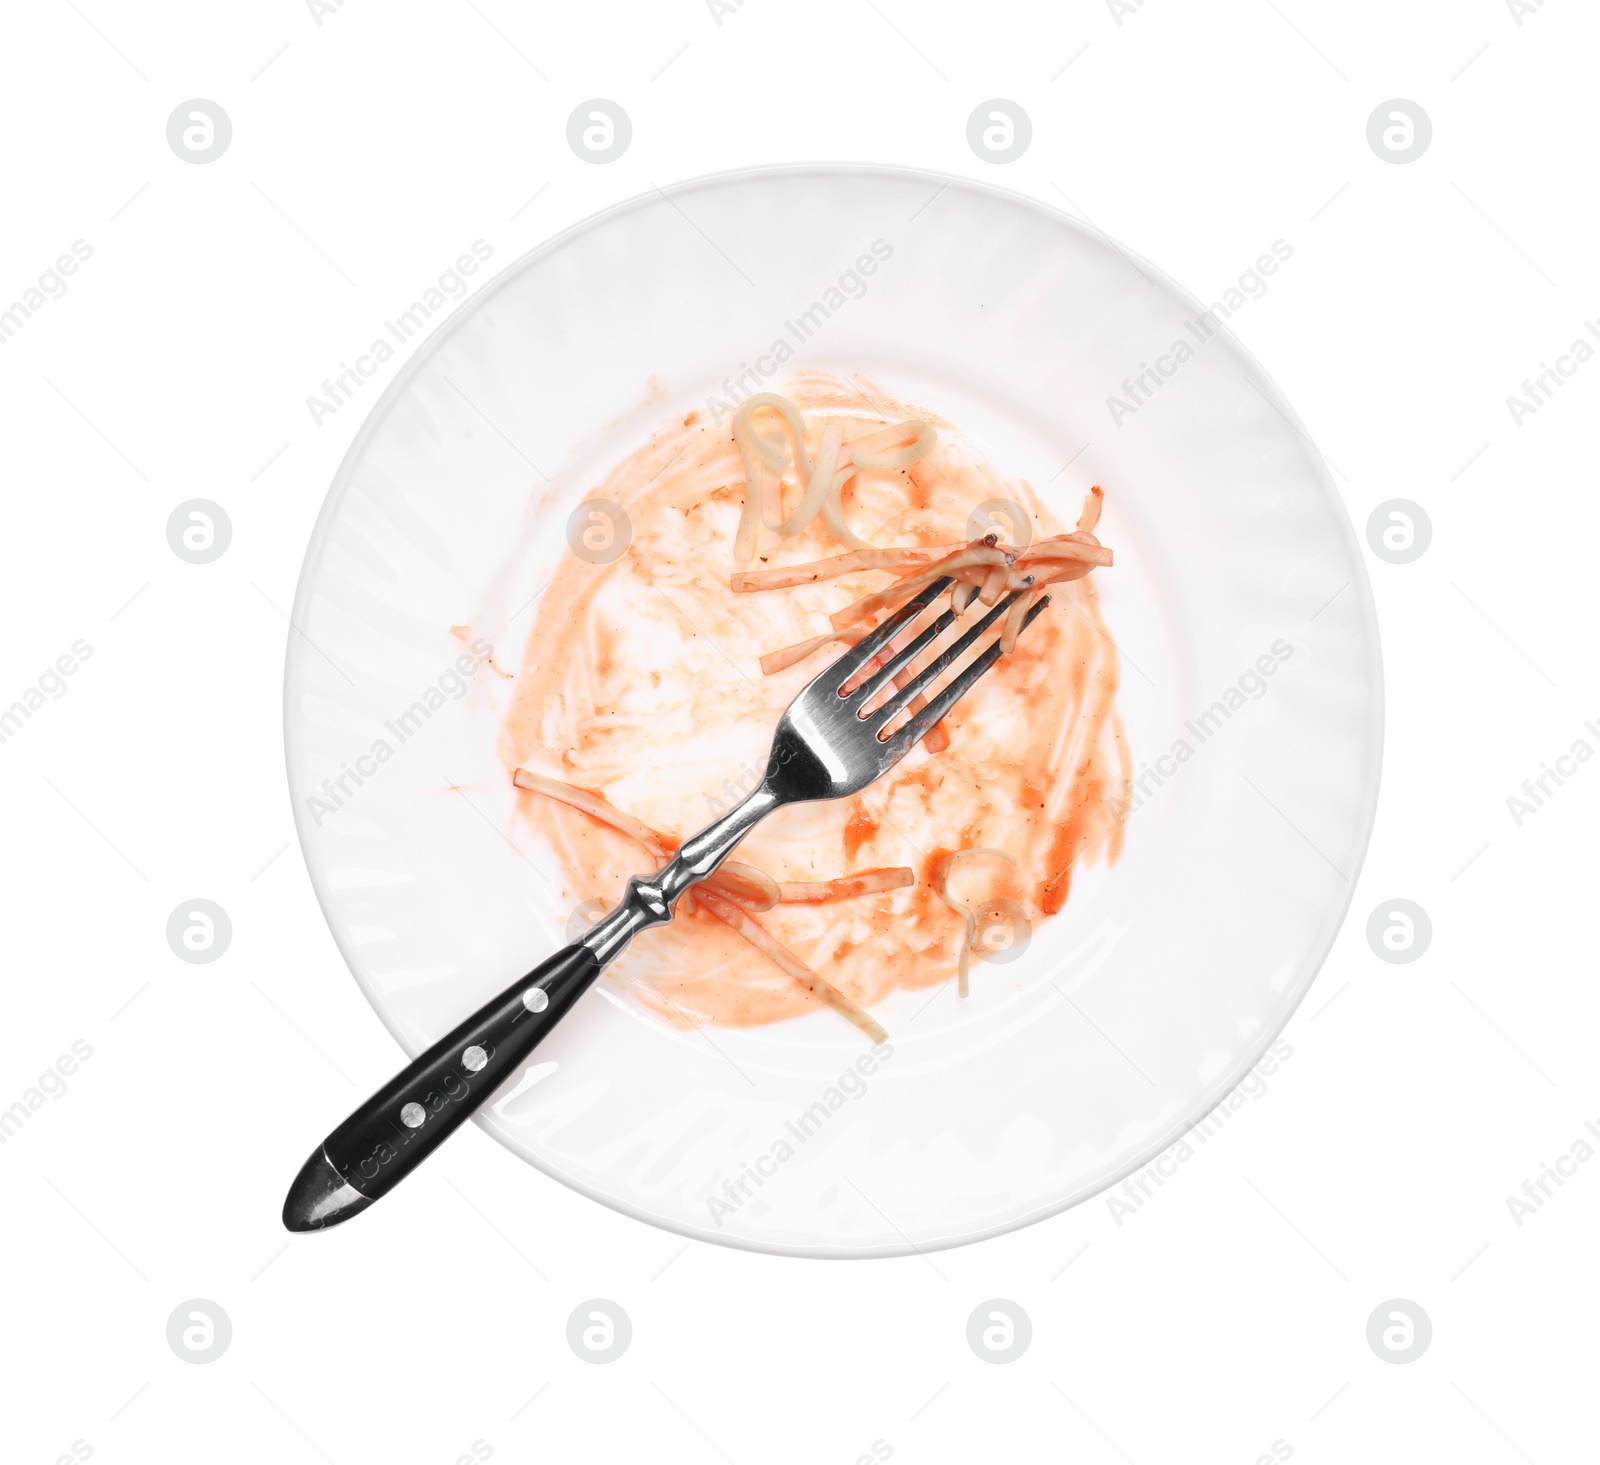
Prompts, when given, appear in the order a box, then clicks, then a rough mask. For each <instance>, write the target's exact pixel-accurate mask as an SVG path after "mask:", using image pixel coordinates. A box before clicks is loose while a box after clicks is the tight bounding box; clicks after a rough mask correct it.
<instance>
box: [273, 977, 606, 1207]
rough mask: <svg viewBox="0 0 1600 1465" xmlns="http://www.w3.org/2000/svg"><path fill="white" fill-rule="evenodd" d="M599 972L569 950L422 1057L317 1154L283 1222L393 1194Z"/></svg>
mask: <svg viewBox="0 0 1600 1465" xmlns="http://www.w3.org/2000/svg"><path fill="white" fill-rule="evenodd" d="M600 971H601V962H600V961H599V959H598V958H597V957H596V956H595V954H594V952H593V951H591V950H590V949H589V948H588V947H587V946H568V947H566V948H565V949H564V950H562V951H558V952H557V953H556V954H555V955H554V956H552V957H551V958H550V959H549V960H548V961H545V962H542V963H540V965H538V966H536V967H535V968H534V969H533V970H532V971H531V972H529V973H528V974H527V975H526V976H525V977H522V978H520V979H519V980H517V981H515V982H513V983H512V984H511V985H510V986H509V987H507V988H506V989H505V991H503V992H501V993H500V994H499V996H497V997H492V998H490V1000H489V1001H488V1002H486V1003H485V1004H484V1005H483V1006H482V1007H480V1008H479V1009H478V1010H477V1011H476V1012H475V1013H473V1014H472V1016H471V1017H469V1018H468V1019H467V1020H466V1021H465V1022H463V1023H461V1024H460V1025H459V1026H458V1027H456V1028H454V1029H452V1030H451V1031H450V1032H449V1033H447V1034H446V1035H445V1036H444V1037H442V1038H440V1039H439V1041H438V1042H437V1043H435V1044H434V1045H433V1046H432V1047H431V1048H429V1049H428V1050H427V1051H426V1052H424V1053H421V1054H419V1055H418V1056H417V1058H416V1059H415V1060H414V1061H413V1062H412V1063H411V1065H410V1066H409V1067H407V1068H405V1069H403V1070H401V1072H399V1073H398V1074H396V1075H395V1076H394V1077H393V1078H392V1079H390V1080H389V1082H388V1083H386V1084H385V1085H384V1086H383V1087H382V1088H381V1089H379V1090H378V1091H377V1093H375V1094H374V1095H373V1096H372V1097H371V1098H370V1099H368V1100H367V1101H366V1103H364V1104H363V1105H361V1107H360V1108H358V1109H357V1110H356V1111H355V1112H354V1113H353V1114H351V1115H350V1117H349V1118H348V1119H346V1120H345V1121H344V1123H343V1124H341V1125H340V1126H339V1127H338V1128H337V1129H335V1130H334V1131H333V1133H332V1134H330V1135H329V1136H328V1137H327V1139H325V1140H323V1142H322V1143H321V1144H320V1145H319V1146H318V1147H317V1150H316V1152H315V1153H314V1154H313V1155H312V1156H311V1158H310V1159H309V1160H307V1161H306V1163H305V1165H304V1166H303V1167H302V1168H301V1170H300V1173H299V1174H298V1175H297V1176H296V1177H295V1181H294V1184H293V1185H291V1186H290V1187H289V1195H288V1198H287V1199H286V1200H285V1201H284V1203H283V1224H284V1225H285V1226H287V1227H288V1228H289V1230H291V1231H320V1230H324V1229H326V1228H327V1227H329V1226H337V1225H338V1224H339V1223H340V1222H341V1221H348V1220H349V1219H350V1217H351V1216H354V1215H357V1214H359V1213H360V1212H361V1211H364V1210H366V1208H367V1207H368V1206H370V1205H371V1204H372V1203H373V1201H375V1200H377V1199H378V1198H379V1197H381V1196H383V1195H386V1194H387V1193H388V1192H389V1191H390V1190H392V1189H394V1187H395V1186H396V1185H398V1184H399V1183H400V1182H401V1181H402V1180H404V1179H405V1178H406V1176H407V1175H409V1174H410V1173H411V1172H412V1171H413V1170H415V1169H416V1168H417V1166H418V1165H420V1164H421V1163H422V1162H423V1161H424V1160H425V1159H427V1158H428V1156H429V1155H431V1154H432V1153H433V1152H434V1150H435V1149H437V1148H438V1147H439V1145H440V1144H442V1143H443V1142H444V1141H445V1140H446V1139H448V1138H449V1137H450V1135H451V1134H453V1133H454V1132H455V1131H456V1130H457V1129H458V1128H459V1127H460V1126H461V1125H462V1124H463V1123H464V1122H465V1121H466V1120H467V1118H468V1117H469V1116H470V1115H471V1114H473V1113H474V1112H475V1111H476V1110H477V1109H478V1108H479V1107H480V1106H481V1105H482V1104H483V1103H484V1101H485V1100H486V1099H488V1098H489V1096H490V1095H491V1094H493V1093H494V1091H495V1090H496V1089H498V1088H499V1087H500V1085H501V1084H502V1083H504V1082H505V1080H506V1079H507V1078H509V1077H510V1076H511V1075H512V1073H514V1072H515V1071H516V1069H517V1067H518V1066H519V1065H520V1064H521V1063H522V1062H523V1060H524V1059H526V1058H527V1056H528V1055H529V1054H530V1053H531V1052H533V1050H534V1048H536V1047H537V1046H538V1044H539V1042H540V1041H541V1040H542V1039H543V1038H544V1036H545V1034H546V1033H548V1032H549V1031H550V1029H551V1028H553V1027H554V1026H555V1025H556V1024H557V1023H558V1022H560V1021H561V1019H562V1018H563V1017H565V1016H566V1014H567V1012H568V1010H569V1009H570V1008H571V1007H572V1004H573V1003H574V1002H576V1001H577V1000H578V998H579V997H581V996H582V995H583V994H584V993H585V992H586V991H587V990H588V989H589V986H590V984H591V983H592V982H593V981H594V979H595V978H596V977H598V976H599V975H600Z"/></svg>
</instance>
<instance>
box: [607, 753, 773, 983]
mask: <svg viewBox="0 0 1600 1465" xmlns="http://www.w3.org/2000/svg"><path fill="white" fill-rule="evenodd" d="M782 802H783V800H782V799H780V798H779V797H778V795H777V794H775V793H773V791H772V790H771V789H770V788H768V787H767V785H766V784H764V783H763V784H762V785H761V786H760V787H759V788H757V789H756V790H755V791H754V792H753V793H751V794H750V795H749V797H747V798H746V799H745V800H744V801H743V802H741V803H739V804H737V805H735V806H734V807H733V808H732V809H730V810H728V812H727V813H726V814H723V815H720V816H719V817H718V818H716V819H714V820H712V822H711V823H710V824H708V825H706V827H705V828H704V829H702V830H701V831H700V832H699V833H698V834H694V835H691V836H690V837H689V838H688V839H686V840H684V842H683V843H682V844H681V845H679V846H678V852H677V853H676V854H675V855H673V857H672V858H671V859H670V860H668V861H667V863H666V864H665V865H663V866H662V867H661V868H660V869H659V870H657V871H656V872H655V874H653V875H635V876H634V877H633V878H632V879H631V880H629V881H628V888H627V890H626V892H625V893H624V894H623V897H622V899H621V900H620V901H619V902H618V903H617V906H616V909H615V910H612V911H609V912H608V913H607V914H606V915H604V916H602V917H601V918H600V920H599V922H598V923H597V924H596V925H595V926H594V928H593V929H592V930H591V931H589V933H588V934H587V935H585V936H584V937H583V939H582V941H581V942H580V943H579V944H580V945H583V946H587V947H588V948H589V950H590V951H592V952H593V953H594V954H595V957H596V959H597V960H598V961H599V963H600V965H601V966H604V965H605V964H606V963H607V962H608V961H610V960H611V959H612V958H613V957H614V956H616V955H617V953H618V952H620V951H621V950H622V949H623V947H625V946H626V945H627V944H628V943H629V942H630V941H632V940H633V938H634V937H635V936H637V935H638V934H639V932H641V931H644V930H647V929H648V928H649V927H651V926H659V925H662V924H664V923H665V922H667V921H670V920H671V919H672V908H673V906H675V905H676V904H677V903H678V898H679V897H680V896H681V895H683V893H684V892H685V891H686V890H688V889H689V887H690V886H691V885H697V884H698V883H699V882H700V881H702V880H704V879H705V878H706V876H708V875H710V874H712V873H713V872H715V870H716V869H717V867H718V866H719V865H720V864H721V863H722V862H723V861H724V860H725V859H727V858H728V856H729V855H730V854H732V853H733V849H734V846H735V845H737V844H738V843H739V841H740V840H741V839H743V838H744V837H745V835H747V834H748V833H749V832H750V831H751V830H752V829H754V828H755V826H756V825H757V824H758V823H760V822H761V820H762V819H764V818H765V817H766V816H767V815H768V814H770V813H771V812H772V811H773V810H774V809H775V808H777V807H778V805H779V804H780V803H782Z"/></svg>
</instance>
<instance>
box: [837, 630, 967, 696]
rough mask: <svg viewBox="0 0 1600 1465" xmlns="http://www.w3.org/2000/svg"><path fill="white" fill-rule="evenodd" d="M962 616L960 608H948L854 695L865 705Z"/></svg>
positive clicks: (868, 679) (869, 678)
mask: <svg viewBox="0 0 1600 1465" xmlns="http://www.w3.org/2000/svg"><path fill="white" fill-rule="evenodd" d="M960 617H961V612H960V611H958V610H947V611H946V612H945V613H944V614H943V615H942V616H940V617H939V618H938V619H937V620H936V621H934V622H933V624H932V625H930V626H929V627H928V629H927V630H925V631H924V632H923V633H922V634H921V635H920V636H918V637H917V639H916V640H915V641H913V642H912V643H911V644H910V645H909V646H907V647H906V648H905V650H904V651H900V652H897V653H896V654H895V656H894V657H893V659H892V660H890V661H888V662H886V663H885V664H884V666H883V667H882V669H881V670H879V671H875V672H873V674H872V675H871V676H870V677H868V678H867V680H866V681H864V682H863V683H862V684H861V685H860V686H859V687H858V688H856V690H855V691H854V692H852V693H851V694H850V695H851V696H852V697H854V696H856V695H858V694H859V695H860V697H861V703H862V705H863V706H865V705H866V704H867V703H868V702H870V701H871V700H872V699H873V698H874V697H876V696H877V695H878V693H879V692H880V691H882V690H883V688H884V687H886V686H887V685H888V684H889V683H890V682H892V681H893V680H894V679H895V678H896V677H897V676H899V675H900V673H901V672H903V671H904V670H905V669H906V668H907V667H908V666H910V665H911V663H912V662H913V661H915V660H916V659H917V657H919V656H921V655H922V653H923V652H924V651H926V650H927V649H928V647H930V646H931V645H933V643H934V642H935V641H937V640H938V639H939V637H941V636H942V635H944V633H945V632H946V631H948V630H949V629H950V627H951V626H953V625H954V624H955V623H956V621H957V620H959V619H960Z"/></svg>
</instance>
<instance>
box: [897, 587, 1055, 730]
mask: <svg viewBox="0 0 1600 1465" xmlns="http://www.w3.org/2000/svg"><path fill="white" fill-rule="evenodd" d="M1031 584H1032V577H1031V576H1030V577H1029V586H1031ZM1028 588H1029V587H1028V586H1024V587H1023V589H1021V590H1014V591H1012V592H1011V594H1010V595H1008V596H1006V598H1005V599H1004V600H1002V601H1001V602H1000V603H999V604H998V605H996V606H995V608H994V609H993V610H991V611H990V612H989V614H988V615H986V616H985V617H984V618H983V619H982V620H981V621H979V622H978V624H977V625H975V626H974V627H973V628H972V629H971V630H970V631H968V632H967V633H966V634H965V635H964V636H962V637H961V638H960V639H959V640H958V641H956V642H955V644H954V645H952V646H950V647H948V648H946V649H945V650H944V651H941V652H940V653H939V655H938V656H936V657H935V658H934V659H933V660H932V661H930V662H929V663H928V665H927V666H926V667H924V668H923V670H922V671H920V672H919V673H918V674H917V675H916V676H915V677H913V678H912V680H911V681H909V682H908V683H907V684H906V685H905V686H904V687H902V688H901V689H900V690H899V691H898V692H896V693H895V694H894V695H893V696H892V697H890V698H889V700H888V701H887V702H885V703H884V704H883V706H882V707H880V708H879V709H878V710H877V712H875V713H874V714H873V716H874V717H878V718H882V719H884V720H887V719H889V718H891V717H893V716H894V715H895V714H896V713H897V712H899V711H900V710H901V709H902V708H904V707H907V706H909V705H910V703H911V701H912V699H913V698H914V697H916V695H917V693H919V692H921V691H924V690H925V689H926V688H928V687H930V686H932V685H933V680H934V678H935V677H937V676H938V675H939V674H940V673H941V672H943V671H944V670H945V669H946V668H947V667H949V666H950V665H952V664H953V663H954V662H955V661H956V660H957V659H958V658H959V657H960V656H962V655H963V654H964V653H965V652H966V651H967V649H968V648H969V647H970V646H971V645H972V643H973V642H974V641H976V640H977V639H978V637H979V636H981V635H982V634H983V633H984V632H985V631H987V630H988V629H989V627H990V626H992V625H993V624H994V623H995V622H996V621H997V620H999V619H1000V617H1001V616H1003V615H1004V614H1005V613H1006V612H1007V611H1008V610H1010V609H1011V605H1012V602H1013V601H1015V600H1016V599H1017V597H1018V596H1019V595H1025V594H1027V591H1028Z"/></svg>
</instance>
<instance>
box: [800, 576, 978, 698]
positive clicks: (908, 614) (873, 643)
mask: <svg viewBox="0 0 1600 1465" xmlns="http://www.w3.org/2000/svg"><path fill="white" fill-rule="evenodd" d="M949 588H950V579H949V577H948V576H946V577H945V578H944V579H941V580H935V581H934V582H933V584H931V585H930V586H928V588H927V589H926V590H924V591H923V592H922V593H921V594H920V595H918V596H916V597H915V598H914V599H912V600H908V601H907V602H906V603H905V604H904V605H902V606H901V607H900V608H899V609H898V610H896V611H894V612H893V613H892V614H891V615H890V616H889V617H888V618H887V619H886V620H885V621H884V622H883V624H882V625H881V626H879V627H878V628H877V630H875V631H873V632H872V633H871V634H870V635H867V636H863V637H862V638H861V640H859V641H857V642H856V644H855V645H854V646H852V647H851V648H850V649H849V650H848V651H846V652H845V653H844V655H843V656H841V657H840V658H839V659H838V660H837V661H834V662H832V663H830V664H829V666H828V668H827V669H826V670H825V671H824V672H822V674H821V675H820V676H818V677H817V679H816V680H817V681H819V682H821V681H831V680H832V679H833V678H834V677H835V676H837V677H838V682H837V684H836V685H838V686H841V687H842V686H843V685H844V684H845V683H846V682H848V681H849V680H850V678H851V677H853V676H855V674H856V673H857V672H859V671H860V670H861V668H862V667H864V666H865V665H866V664H867V663H868V662H869V661H871V660H872V658H873V657H874V656H876V655H877V654H878V652H880V651H881V650H882V649H883V648H884V647H885V646H886V645H888V643H889V642H890V641H891V640H893V639H894V637H895V635H896V633H897V632H899V631H901V630H903V629H904V628H905V626H906V624H907V623H908V622H910V621H914V620H915V619H916V618H917V617H918V616H919V615H921V614H922V612H923V611H925V610H926V609H927V608H928V607H929V606H930V605H932V604H933V602H934V601H935V600H937V599H938V598H939V597H940V596H941V595H943V594H944V592H945V591H946V590H948V589H949Z"/></svg>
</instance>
